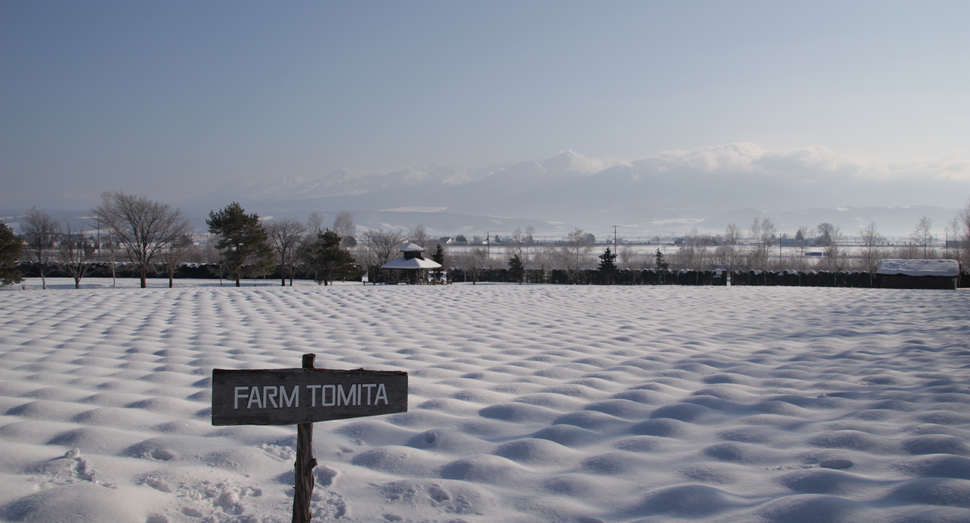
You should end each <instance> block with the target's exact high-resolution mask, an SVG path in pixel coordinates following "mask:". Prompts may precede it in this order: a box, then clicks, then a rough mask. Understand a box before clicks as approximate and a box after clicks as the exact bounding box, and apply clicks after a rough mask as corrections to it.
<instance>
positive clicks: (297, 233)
mask: <svg viewBox="0 0 970 523" xmlns="http://www.w3.org/2000/svg"><path fill="white" fill-rule="evenodd" d="M306 230H307V228H306V226H305V225H303V224H302V223H300V222H298V221H296V220H294V219H292V218H285V219H282V220H280V221H272V222H269V223H268V224H267V225H266V234H268V235H269V241H270V243H271V244H272V245H273V250H274V251H276V263H279V264H280V278H281V280H280V282H281V285H282V286H284V287H285V286H286V277H287V275H289V278H290V287H292V286H293V273H295V272H296V262H297V260H298V259H299V254H300V242H301V241H303V238H304V235H306Z"/></svg>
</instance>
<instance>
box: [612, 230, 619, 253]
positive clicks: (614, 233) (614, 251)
mask: <svg viewBox="0 0 970 523" xmlns="http://www.w3.org/2000/svg"><path fill="white" fill-rule="evenodd" d="M617 227H619V225H614V226H613V254H616V228H617Z"/></svg>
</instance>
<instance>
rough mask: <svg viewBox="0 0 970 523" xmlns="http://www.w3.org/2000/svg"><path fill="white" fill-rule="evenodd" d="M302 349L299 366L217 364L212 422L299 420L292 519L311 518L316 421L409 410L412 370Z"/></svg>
mask: <svg viewBox="0 0 970 523" xmlns="http://www.w3.org/2000/svg"><path fill="white" fill-rule="evenodd" d="M315 358H316V355H315V354H304V355H303V367H302V368H299V369H267V370H226V369H213V370H212V424H213V425H217V426H218V425H292V424H296V464H295V467H296V484H295V489H296V491H295V492H294V495H293V522H294V523H309V521H310V518H311V517H312V514H311V512H310V496H311V495H312V494H313V484H314V479H313V468H314V467H316V465H317V460H316V459H314V458H313V423H314V422H316V421H327V420H333V419H346V418H359V417H363V416H377V415H380V414H392V413H395V412H407V410H408V374H407V373H406V372H401V371H378V370H364V369H357V370H333V369H317V368H315V367H314V366H313V362H314V359H315Z"/></svg>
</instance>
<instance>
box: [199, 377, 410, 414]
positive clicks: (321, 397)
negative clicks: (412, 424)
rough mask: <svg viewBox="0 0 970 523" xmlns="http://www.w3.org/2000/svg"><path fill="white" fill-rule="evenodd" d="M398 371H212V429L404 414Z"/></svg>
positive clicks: (404, 386)
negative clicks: (215, 427)
mask: <svg viewBox="0 0 970 523" xmlns="http://www.w3.org/2000/svg"><path fill="white" fill-rule="evenodd" d="M407 410H408V375H407V373H406V372H401V371H376V370H364V369H358V370H333V369H316V368H313V369H307V368H303V369H269V370H225V369H213V371H212V424H213V425H290V424H299V423H313V422H316V421H327V420H333V419H345V418H358V417H363V416H377V415H380V414H392V413H395V412H406V411H407Z"/></svg>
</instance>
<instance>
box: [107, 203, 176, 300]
mask: <svg viewBox="0 0 970 523" xmlns="http://www.w3.org/2000/svg"><path fill="white" fill-rule="evenodd" d="M93 212H94V214H95V216H96V217H97V219H98V221H99V222H100V223H101V224H102V225H103V226H105V227H106V228H107V229H108V231H109V232H110V233H111V235H112V236H113V237H114V238H115V239H117V241H118V242H120V243H121V245H122V246H124V248H125V252H126V253H127V254H128V259H129V260H131V263H132V264H133V265H134V266H135V269H136V270H137V271H138V276H139V278H140V279H141V288H143V289H144V288H146V287H148V281H147V280H148V269H149V268H150V267H151V264H152V260H153V259H154V258H155V256H156V255H158V253H159V252H161V251H162V250H163V249H164V248H165V247H167V246H168V244H169V243H171V242H173V241H175V240H176V239H177V238H179V237H181V236H185V235H187V234H188V233H189V231H190V225H189V221H188V220H187V219H185V217H184V216H183V215H182V210H181V209H177V208H176V209H173V208H171V207H170V206H169V205H168V204H167V203H161V202H156V201H152V200H149V199H148V198H145V197H143V196H132V195H129V194H125V193H123V192H121V191H114V192H105V193H104V194H102V195H101V204H100V205H98V206H97V207H95V208H94V209H93Z"/></svg>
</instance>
